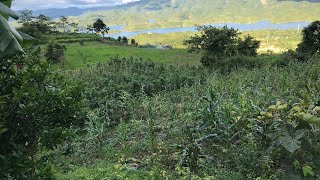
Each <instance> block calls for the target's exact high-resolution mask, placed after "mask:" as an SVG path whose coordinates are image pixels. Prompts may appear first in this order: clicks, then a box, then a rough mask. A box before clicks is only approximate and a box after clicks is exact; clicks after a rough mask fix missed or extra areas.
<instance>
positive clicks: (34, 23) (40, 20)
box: [18, 9, 55, 38]
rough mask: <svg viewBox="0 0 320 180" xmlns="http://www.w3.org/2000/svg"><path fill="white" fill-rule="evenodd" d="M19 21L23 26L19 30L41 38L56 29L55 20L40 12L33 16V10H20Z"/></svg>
mask: <svg viewBox="0 0 320 180" xmlns="http://www.w3.org/2000/svg"><path fill="white" fill-rule="evenodd" d="M19 17H20V18H19V21H18V23H19V24H20V25H21V27H19V28H18V30H19V31H21V32H24V33H27V34H30V35H32V36H33V37H36V38H41V37H42V36H43V35H45V34H50V33H52V32H53V31H54V24H55V23H54V22H53V21H52V20H51V18H50V17H48V16H45V15H43V14H40V15H38V16H32V11H31V10H27V9H25V10H22V11H20V16H19Z"/></svg>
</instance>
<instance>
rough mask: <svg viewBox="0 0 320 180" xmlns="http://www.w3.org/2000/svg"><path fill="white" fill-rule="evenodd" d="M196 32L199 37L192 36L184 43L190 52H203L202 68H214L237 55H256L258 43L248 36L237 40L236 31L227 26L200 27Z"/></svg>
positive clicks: (238, 33) (237, 34)
mask: <svg viewBox="0 0 320 180" xmlns="http://www.w3.org/2000/svg"><path fill="white" fill-rule="evenodd" d="M198 30H199V31H200V32H201V35H197V34H196V35H195V36H192V37H191V38H190V39H189V40H186V41H185V44H187V45H189V47H190V51H191V52H193V51H197V52H199V51H200V50H202V51H204V55H203V56H202V58H201V63H202V64H203V65H204V66H216V64H217V63H219V62H221V61H224V60H225V59H227V58H230V57H234V56H237V55H244V56H256V55H257V50H258V48H259V45H260V42H259V41H257V40H255V39H254V38H253V37H251V36H249V35H248V36H245V38H244V40H242V39H241V38H239V35H240V32H239V31H238V30H235V29H233V28H228V27H227V26H224V27H223V28H216V27H212V26H201V27H199V28H198ZM216 67H217V66H216Z"/></svg>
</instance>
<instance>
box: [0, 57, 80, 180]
mask: <svg viewBox="0 0 320 180" xmlns="http://www.w3.org/2000/svg"><path fill="white" fill-rule="evenodd" d="M39 59H40V57H39V55H36V56H32V55H28V56H26V57H16V58H13V59H6V60H1V61H0V68H1V69H0V82H1V86H0V124H1V125H3V126H1V132H2V134H1V136H0V142H1V143H0V164H1V166H0V179H6V178H8V177H11V178H13V179H39V178H40V179H48V178H50V176H51V175H52V174H51V166H50V163H49V162H50V161H49V156H48V154H46V153H45V154H43V155H41V156H40V155H36V153H37V152H38V151H40V150H42V149H46V150H49V149H53V148H54V147H55V146H56V145H57V144H59V143H61V142H63V141H64V139H66V138H67V137H68V134H69V131H68V128H70V127H72V126H76V125H78V124H80V122H81V121H79V120H80V119H79V118H78V116H77V113H78V112H80V105H81V103H80V102H81V91H80V89H79V88H78V87H77V86H74V85H73V84H71V83H70V82H67V81H65V80H64V79H63V77H61V76H60V75H58V74H52V73H50V71H48V63H47V62H45V61H41V60H39ZM21 62H24V63H23V66H22V68H21V69H18V68H17V67H16V64H17V63H21ZM2 128H4V129H2Z"/></svg>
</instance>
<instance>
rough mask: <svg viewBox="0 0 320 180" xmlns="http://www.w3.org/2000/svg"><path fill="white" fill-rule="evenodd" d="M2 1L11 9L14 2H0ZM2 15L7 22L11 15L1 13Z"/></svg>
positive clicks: (5, 0)
mask: <svg viewBox="0 0 320 180" xmlns="http://www.w3.org/2000/svg"><path fill="white" fill-rule="evenodd" d="M0 1H1V3H2V4H4V5H5V6H7V7H8V8H10V7H11V3H12V0H0ZM1 15H2V16H3V17H4V18H5V19H6V20H8V19H9V15H7V14H4V13H1V12H0V16H1Z"/></svg>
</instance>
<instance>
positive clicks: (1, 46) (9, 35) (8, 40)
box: [0, 16, 23, 59]
mask: <svg viewBox="0 0 320 180" xmlns="http://www.w3.org/2000/svg"><path fill="white" fill-rule="evenodd" d="M0 32H2V34H1V35H0V59H1V58H4V57H6V56H8V55H15V54H17V53H23V49H22V47H21V45H20V42H22V37H21V36H20V35H19V33H18V32H17V31H16V30H15V29H13V28H12V27H11V26H10V25H9V24H8V22H7V21H6V20H5V19H4V18H3V17H2V16H0Z"/></svg>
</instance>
